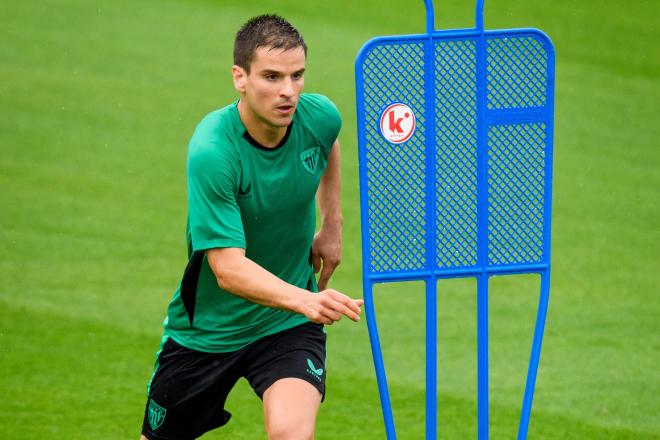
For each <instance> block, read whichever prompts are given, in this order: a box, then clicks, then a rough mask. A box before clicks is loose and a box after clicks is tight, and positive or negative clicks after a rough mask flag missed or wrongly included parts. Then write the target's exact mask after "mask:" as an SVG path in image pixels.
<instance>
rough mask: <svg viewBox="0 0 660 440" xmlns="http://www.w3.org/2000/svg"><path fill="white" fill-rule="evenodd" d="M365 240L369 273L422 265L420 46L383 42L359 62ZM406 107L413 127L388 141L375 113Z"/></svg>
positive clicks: (423, 191) (421, 77)
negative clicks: (393, 141)
mask: <svg viewBox="0 0 660 440" xmlns="http://www.w3.org/2000/svg"><path fill="white" fill-rule="evenodd" d="M364 78H365V81H364V83H365V88H364V106H365V131H366V158H367V162H366V169H367V195H368V202H367V203H368V218H369V244H370V249H371V251H370V260H371V267H370V270H371V271H372V272H389V271H409V270H419V269H423V268H424V267H425V264H426V255H425V247H426V218H425V212H426V203H425V192H426V188H425V187H426V185H425V163H424V162H425V156H426V155H425V147H424V142H425V128H424V127H425V122H426V113H425V110H424V105H425V100H424V46H423V44H421V43H406V44H402V43H397V44H392V45H389V44H383V45H379V46H376V47H374V48H373V49H372V50H371V52H370V53H369V54H368V55H367V57H366V58H365V61H364ZM395 102H401V103H404V104H406V105H408V106H409V107H410V108H411V109H412V110H413V112H414V113H415V117H416V119H417V129H416V131H415V133H414V134H413V136H412V137H411V138H410V140H408V141H407V142H405V143H402V144H391V143H389V142H387V141H386V140H385V138H383V136H382V135H381V133H380V129H379V122H380V116H381V112H382V111H383V110H385V108H386V107H387V106H388V105H390V104H392V103H395Z"/></svg>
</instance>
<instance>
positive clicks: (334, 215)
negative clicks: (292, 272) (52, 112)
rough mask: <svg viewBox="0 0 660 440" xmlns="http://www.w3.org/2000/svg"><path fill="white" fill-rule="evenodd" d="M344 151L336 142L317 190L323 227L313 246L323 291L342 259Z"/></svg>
mask: <svg viewBox="0 0 660 440" xmlns="http://www.w3.org/2000/svg"><path fill="white" fill-rule="evenodd" d="M340 168H341V167H340V153H339V141H338V140H336V141H335V143H334V144H332V149H331V150H330V154H329V155H328V164H327V166H326V168H325V171H324V173H323V175H322V176H321V182H320V183H319V188H318V190H317V192H316V202H317V203H318V206H319V211H320V213H321V229H320V230H319V232H317V233H316V235H315V236H314V244H313V245H312V264H313V266H314V272H315V273H319V271H320V272H321V275H320V277H319V281H318V285H319V290H325V289H326V288H327V285H328V280H330V277H331V276H332V273H333V272H334V271H335V269H336V268H337V266H338V265H339V263H340V262H341V233H342V224H343V221H344V220H343V217H342V214H341V202H340V194H339V193H340V190H341V172H340Z"/></svg>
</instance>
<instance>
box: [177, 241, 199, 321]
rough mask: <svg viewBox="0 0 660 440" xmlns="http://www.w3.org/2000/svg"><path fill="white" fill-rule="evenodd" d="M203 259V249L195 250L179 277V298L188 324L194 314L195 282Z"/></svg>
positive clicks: (197, 279)
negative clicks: (180, 277) (186, 313)
mask: <svg viewBox="0 0 660 440" xmlns="http://www.w3.org/2000/svg"><path fill="white" fill-rule="evenodd" d="M203 261H204V251H196V252H193V254H192V255H191V256H190V260H188V264H187V265H186V269H185V270H184V271H183V278H182V279H181V300H182V301H183V306H184V307H185V308H186V312H188V320H189V321H190V326H191V327H192V324H193V317H194V316H195V302H196V300H197V283H198V282H199V273H200V271H201V270H202V262H203Z"/></svg>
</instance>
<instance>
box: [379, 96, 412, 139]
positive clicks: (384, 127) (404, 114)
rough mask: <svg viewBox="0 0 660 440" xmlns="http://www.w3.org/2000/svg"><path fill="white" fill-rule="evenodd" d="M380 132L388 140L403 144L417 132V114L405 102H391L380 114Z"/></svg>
mask: <svg viewBox="0 0 660 440" xmlns="http://www.w3.org/2000/svg"><path fill="white" fill-rule="evenodd" d="M380 132H381V134H382V135H383V137H384V138H385V139H387V141H388V142H391V143H393V144H401V143H403V142H405V141H407V140H408V139H410V137H411V136H412V135H413V133H414V132H415V114H414V113H413V111H412V109H411V108H410V107H408V106H407V105H405V104H401V103H396V104H391V105H390V106H389V107H387V108H386V109H385V111H383V113H382V114H381V115H380Z"/></svg>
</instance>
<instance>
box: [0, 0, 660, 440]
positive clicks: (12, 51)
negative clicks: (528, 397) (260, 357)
mask: <svg viewBox="0 0 660 440" xmlns="http://www.w3.org/2000/svg"><path fill="white" fill-rule="evenodd" d="M436 3H438V2H436ZM436 8H437V10H436V15H437V18H438V19H437V22H438V27H440V28H448V27H466V26H471V25H472V22H473V19H472V14H473V12H472V10H473V4H472V3H471V2H469V1H460V2H459V1H457V0H452V1H443V2H439V4H437V5H436ZM271 11H272V12H278V13H280V14H282V15H284V16H286V17H287V18H289V19H290V20H291V21H292V22H293V23H294V24H295V25H296V26H297V27H299V29H300V30H301V31H302V33H303V35H304V36H305V38H306V40H307V42H308V45H309V46H310V52H309V58H308V72H307V75H306V90H307V91H316V92H320V93H324V94H327V95H328V96H330V97H331V98H332V99H333V100H334V101H335V102H336V103H337V104H338V106H339V107H340V109H341V110H342V112H343V115H344V123H345V124H344V129H343V131H342V134H341V137H340V141H341V143H342V148H343V158H342V162H343V163H342V165H343V177H344V191H343V205H344V215H345V231H344V240H345V252H344V260H343V264H342V266H341V268H340V270H339V271H338V273H337V274H336V275H335V277H334V279H333V287H335V288H337V289H340V290H342V291H345V292H346V293H349V294H351V295H356V296H359V295H361V281H360V267H361V261H360V243H359V215H358V213H359V207H358V195H357V159H356V157H357V154H356V140H355V139H356V128H355V107H354V99H355V98H354V79H353V61H354V57H355V55H356V53H357V51H358V49H359V47H360V46H361V45H362V44H363V43H364V42H365V41H366V40H368V39H369V38H371V37H373V36H378V35H386V34H404V33H419V32H422V31H423V30H424V11H423V2H421V1H414V2H408V3H406V4H405V5H403V4H402V3H401V2H397V1H394V0H381V1H375V0H366V1H361V2H356V1H330V2H301V1H274V0H268V1H259V2H257V1H245V2H228V1H210V0H192V1H182V0H178V1H177V0H164V1H134V2H129V1H125V0H118V1H115V2H97V1H83V0H58V1H55V0H43V1H34V0H25V1H21V2H5V3H4V4H3V6H2V8H0V153H1V154H0V184H1V188H2V190H1V191H0V207H1V208H0V246H1V247H2V254H1V255H0V438H2V439H34V438H40V439H83V438H85V439H86V438H99V439H124V438H129V439H130V438H137V436H138V433H139V427H140V423H141V418H142V411H143V407H144V403H145V387H146V383H147V381H148V380H149V377H150V375H151V372H152V367H153V360H154V358H153V354H154V352H155V350H156V348H157V346H158V342H159V339H160V334H161V321H162V318H163V316H164V312H165V307H166V305H167V303H168V301H169V299H170V298H171V295H172V292H173V290H174V288H175V286H176V283H177V282H178V280H179V279H180V276H181V273H182V270H183V267H184V265H185V261H186V255H185V242H184V226H185V214H186V206H185V180H184V160H185V150H186V144H187V141H188V139H189V137H190V135H191V133H192V130H193V129H194V126H195V125H196V124H197V122H198V121H199V120H200V119H201V117H202V116H203V115H204V114H206V113H207V112H209V111H211V110H213V109H215V108H217V107H220V106H222V105H225V104H226V103H228V102H230V101H231V100H233V99H235V96H236V95H235V92H234V91H233V88H232V86H231V82H230V76H229V66H230V65H231V47H232V41H233V35H234V33H235V31H236V29H237V27H238V26H239V25H240V24H241V23H242V22H244V21H245V20H246V19H247V18H249V17H250V16H252V15H255V14H258V13H263V12H271ZM659 16H660V7H659V6H658V4H657V3H656V2H653V1H643V0H638V1H635V2H630V3H628V4H623V3H622V2H615V1H613V0H607V1H599V2H596V1H594V0H590V1H583V2H574V1H569V0H558V1H555V2H552V3H547V2H522V3H521V2H514V1H513V0H493V1H488V2H487V5H486V14H485V17H486V27H487V28H489V29H495V28H507V27H538V28H540V29H542V30H544V31H545V32H546V33H548V34H549V35H550V37H551V38H552V39H553V41H554V43H555V46H556V50H557V87H556V127H555V165H554V176H555V183H554V213H553V214H554V219H553V220H554V223H553V277H552V288H551V298H550V309H549V313H548V322H547V327H546V334H545V340H544V344H543V352H542V355H541V364H540V368H539V377H538V382H537V392H536V395H535V400H534V407H533V413H532V419H531V425H530V434H529V438H530V439H658V438H660V417H659V416H658V414H660V397H659V396H660V373H658V369H657V364H658V363H659V362H660V324H659V319H658V318H659V317H660V299H659V296H658V294H657V289H658V285H659V282H658V281H659V278H660V277H659V276H658V268H659V267H660V252H659V251H658V247H659V246H660V240H659V229H660V209H659V207H658V197H659V195H660V194H659V193H660V191H659V190H660V178H659V173H658V167H659V166H660V161H659V153H658V151H659V150H658V139H659V138H660V125H659V124H658V112H659V110H660V105H659V104H658V103H659V102H660V89H659V87H658V85H659V80H660V52H659V51H658V49H657V45H658V43H660V31H659V29H660V20H659V19H658V17H659ZM492 283H493V284H492V287H491V291H492V293H491V295H492V296H491V349H490V357H491V371H490V375H491V376H490V380H491V419H492V420H491V438H493V439H505V438H513V437H514V435H515V431H516V427H517V420H518V416H519V411H520V404H521V398H522V390H523V383H524V375H525V368H526V362H527V357H528V350H529V345H530V341H531V328H532V322H533V314H534V308H535V306H536V304H535V302H536V297H537V288H538V280H537V279H535V278H534V277H533V276H529V277H507V278H496V279H494V280H493V281H492ZM376 293H377V295H378V297H377V298H378V301H379V302H378V310H379V313H380V314H379V318H380V324H381V327H382V328H383V330H382V331H383V339H384V342H385V344H386V346H387V348H386V351H385V356H386V365H387V367H388V373H389V378H390V384H391V387H392V394H393V399H394V405H395V408H394V409H395V419H396V421H397V428H398V433H399V436H400V438H402V439H420V438H423V431H424V423H423V420H424V406H423V405H424V403H423V402H424V381H423V376H424V371H423V359H424V354H423V345H422V339H421V338H422V335H423V327H422V325H423V324H422V323H421V322H422V321H421V320H422V317H423V307H424V305H423V288H422V287H421V283H409V284H405V285H388V286H382V287H379V288H378V289H377V290H376ZM475 294H476V289H475V286H474V282H473V281H472V280H454V281H451V282H444V283H441V285H440V295H441V297H440V305H439V313H440V323H439V330H440V335H439V339H440V343H439V344H440V345H439V350H440V352H439V355H440V366H439V368H440V374H439V417H440V426H439V432H440V438H443V439H463V438H476V337H475V335H476V322H475ZM328 332H329V334H330V342H329V347H328V351H329V361H328V365H327V369H328V373H329V378H328V387H329V391H328V398H327V401H326V403H324V404H323V406H322V409H321V414H320V417H319V424H318V431H317V438H318V439H321V440H323V439H381V438H384V430H383V426H382V419H381V414H380V405H379V400H378V395H377V389H376V383H375V378H374V373H373V367H372V365H371V355H370V350H369V343H368V337H367V332H366V324H365V323H364V322H362V323H361V324H357V325H355V324H352V323H350V322H344V321H342V322H341V323H339V324H337V325H335V326H333V327H331V328H329V329H328ZM228 409H229V410H230V411H232V412H233V413H234V419H233V420H232V422H231V423H230V424H229V425H228V426H227V427H226V428H224V429H222V430H218V431H216V432H213V433H211V434H208V435H207V436H205V438H209V439H223V438H226V439H254V438H262V437H263V428H262V423H261V408H260V403H259V401H258V399H257V398H256V397H255V396H254V395H253V393H252V391H251V390H250V389H249V387H248V386H247V385H246V384H245V383H241V384H240V385H239V387H238V388H237V389H236V391H235V392H234V394H233V395H232V396H231V397H230V400H229V403H228Z"/></svg>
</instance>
